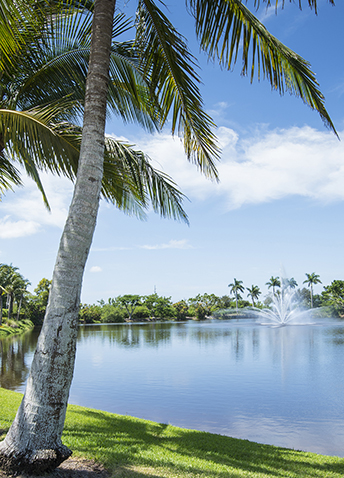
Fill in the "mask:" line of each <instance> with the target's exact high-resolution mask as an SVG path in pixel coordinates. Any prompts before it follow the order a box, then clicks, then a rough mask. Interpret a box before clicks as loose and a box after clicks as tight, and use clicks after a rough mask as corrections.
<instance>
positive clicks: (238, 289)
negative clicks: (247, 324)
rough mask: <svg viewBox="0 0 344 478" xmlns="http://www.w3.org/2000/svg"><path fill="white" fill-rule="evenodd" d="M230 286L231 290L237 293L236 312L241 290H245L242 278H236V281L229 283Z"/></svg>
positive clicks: (232, 292)
mask: <svg viewBox="0 0 344 478" xmlns="http://www.w3.org/2000/svg"><path fill="white" fill-rule="evenodd" d="M228 287H230V288H231V289H230V292H231V294H234V295H235V305H236V312H237V313H238V298H239V292H244V290H245V288H244V286H243V285H242V280H236V279H235V278H234V282H233V283H232V284H228Z"/></svg>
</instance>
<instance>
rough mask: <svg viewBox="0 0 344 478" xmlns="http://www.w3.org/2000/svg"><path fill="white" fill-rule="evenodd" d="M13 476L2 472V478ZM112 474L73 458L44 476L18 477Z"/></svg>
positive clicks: (85, 477) (94, 477)
mask: <svg viewBox="0 0 344 478" xmlns="http://www.w3.org/2000/svg"><path fill="white" fill-rule="evenodd" d="M10 476H13V475H11V474H9V473H5V472H3V471H1V470H0V478H8V477H10ZM109 476H110V473H109V472H108V471H107V470H106V469H105V468H104V467H103V466H102V465H100V464H99V463H96V462H94V461H93V460H87V459H86V458H76V457H71V458H68V460H66V461H64V462H63V463H61V465H60V466H59V467H58V468H56V470H54V471H52V472H51V473H45V474H43V475H27V474H22V475H17V478H109Z"/></svg>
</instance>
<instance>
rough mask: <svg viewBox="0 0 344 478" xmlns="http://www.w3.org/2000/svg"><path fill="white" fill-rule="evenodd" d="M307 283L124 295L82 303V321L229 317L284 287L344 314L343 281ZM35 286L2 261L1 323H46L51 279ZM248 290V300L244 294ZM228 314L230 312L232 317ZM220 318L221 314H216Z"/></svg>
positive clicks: (308, 302)
mask: <svg viewBox="0 0 344 478" xmlns="http://www.w3.org/2000/svg"><path fill="white" fill-rule="evenodd" d="M305 275H306V279H305V280H304V281H303V283H302V284H303V285H306V286H307V288H306V287H302V288H298V283H297V282H296V280H295V279H294V278H293V277H292V278H290V279H287V278H280V277H274V276H271V277H270V279H269V280H268V282H266V284H265V285H267V287H268V289H269V291H270V292H269V293H268V294H267V295H266V296H265V297H264V298H261V296H262V291H261V290H260V288H259V286H257V285H252V286H251V287H244V285H243V281H241V280H237V279H234V281H233V282H232V283H230V284H228V287H229V294H228V295H223V296H217V295H215V294H208V293H204V294H197V295H196V296H195V297H191V298H189V299H182V300H179V301H177V302H173V301H172V298H171V297H164V296H159V295H158V294H157V293H154V294H150V295H138V294H124V295H119V296H117V297H115V298H109V299H108V300H107V301H104V300H103V299H101V300H99V301H98V302H97V303H96V304H80V310H79V322H80V323H82V324H91V323H120V322H125V321H128V320H129V321H140V320H159V319H164V320H166V319H171V320H187V319H188V318H196V319H198V320H203V319H205V318H207V317H211V316H212V315H213V314H215V313H216V312H219V311H223V310H226V311H228V314H229V315H235V314H237V313H238V311H239V309H243V308H245V307H250V306H253V307H256V308H263V307H269V305H270V303H271V300H272V296H273V295H278V294H280V293H281V291H282V290H283V289H286V288H288V289H290V290H293V291H294V294H295V300H296V301H297V302H298V303H299V304H300V305H301V306H302V307H304V308H313V307H328V308H329V313H330V314H331V315H335V316H343V315H344V281H343V280H334V281H332V283H331V284H330V285H328V286H325V287H324V288H323V291H322V292H321V293H320V294H314V290H313V288H314V285H316V284H321V283H322V282H321V280H320V276H319V275H318V274H315V273H314V272H313V273H310V274H308V273H306V274H305ZM29 285H31V283H30V282H29V280H28V279H25V278H24V277H23V276H22V274H20V272H19V269H18V267H15V266H13V265H12V264H10V265H8V264H0V325H1V323H2V321H3V318H4V319H5V320H6V323H8V324H12V325H14V326H15V321H18V320H20V319H30V320H31V321H32V322H33V323H34V324H35V325H41V324H42V323H43V319H44V315H45V310H46V307H47V304H48V299H49V292H50V287H51V281H50V280H48V279H46V278H43V279H42V280H41V281H40V282H39V283H38V284H37V287H36V288H35V289H34V292H33V293H30V292H29V291H28V290H27V288H28V286H29ZM245 292H246V296H247V297H246V298H245V297H243V294H244V293H245ZM228 314H227V316H228ZM215 315H216V316H217V317H221V314H215Z"/></svg>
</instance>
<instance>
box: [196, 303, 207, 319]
mask: <svg viewBox="0 0 344 478" xmlns="http://www.w3.org/2000/svg"><path fill="white" fill-rule="evenodd" d="M208 314H209V308H208V307H205V306H204V305H203V304H197V305H196V307H195V315H196V319H197V320H204V319H206V318H207V315H208Z"/></svg>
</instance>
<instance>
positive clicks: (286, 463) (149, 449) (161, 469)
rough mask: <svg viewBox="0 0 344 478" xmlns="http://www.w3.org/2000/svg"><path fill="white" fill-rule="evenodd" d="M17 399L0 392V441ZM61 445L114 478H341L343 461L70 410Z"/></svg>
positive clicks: (127, 418) (17, 401) (92, 412)
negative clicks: (92, 462)
mask: <svg viewBox="0 0 344 478" xmlns="http://www.w3.org/2000/svg"><path fill="white" fill-rule="evenodd" d="M21 397H22V396H21V394H18V393H15V392H11V391H8V390H5V389H3V388H0V438H4V436H5V433H6V431H7V429H8V428H9V426H10V424H11V422H12V420H13V418H14V415H15V412H16V409H17V408H18V406H19V403H20V400H21ZM63 443H64V444H65V445H67V446H68V447H70V448H71V449H72V450H73V452H74V455H76V456H84V457H87V458H91V459H94V460H95V461H97V462H100V463H102V464H103V465H104V466H105V467H106V468H107V469H108V470H109V471H110V472H111V474H112V476H114V477H116V478H144V477H151V478H162V477H166V478H182V477H183V478H196V477H204V478H205V477H207V478H230V477H233V478H239V477H252V478H272V477H280V478H284V477H295V478H301V477H338V478H342V477H343V476H344V458H337V457H330V456H323V455H316V454H314V453H304V452H300V451H295V450H289V449H286V448H278V447H274V446H269V445H261V444H258V443H253V442H249V441H247V440H238V439H235V438H229V437H225V436H221V435H214V434H211V433H205V432H199V431H195V430H186V429H182V428H177V427H173V426H170V425H165V424H161V423H155V422H150V421H147V420H141V419H137V418H132V417H128V416H123V415H115V414H112V413H107V412H102V411H98V410H92V409H90V408H84V407H79V406H75V405H70V406H69V407H68V412H67V418H66V424H65V431H64V434H63Z"/></svg>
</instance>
